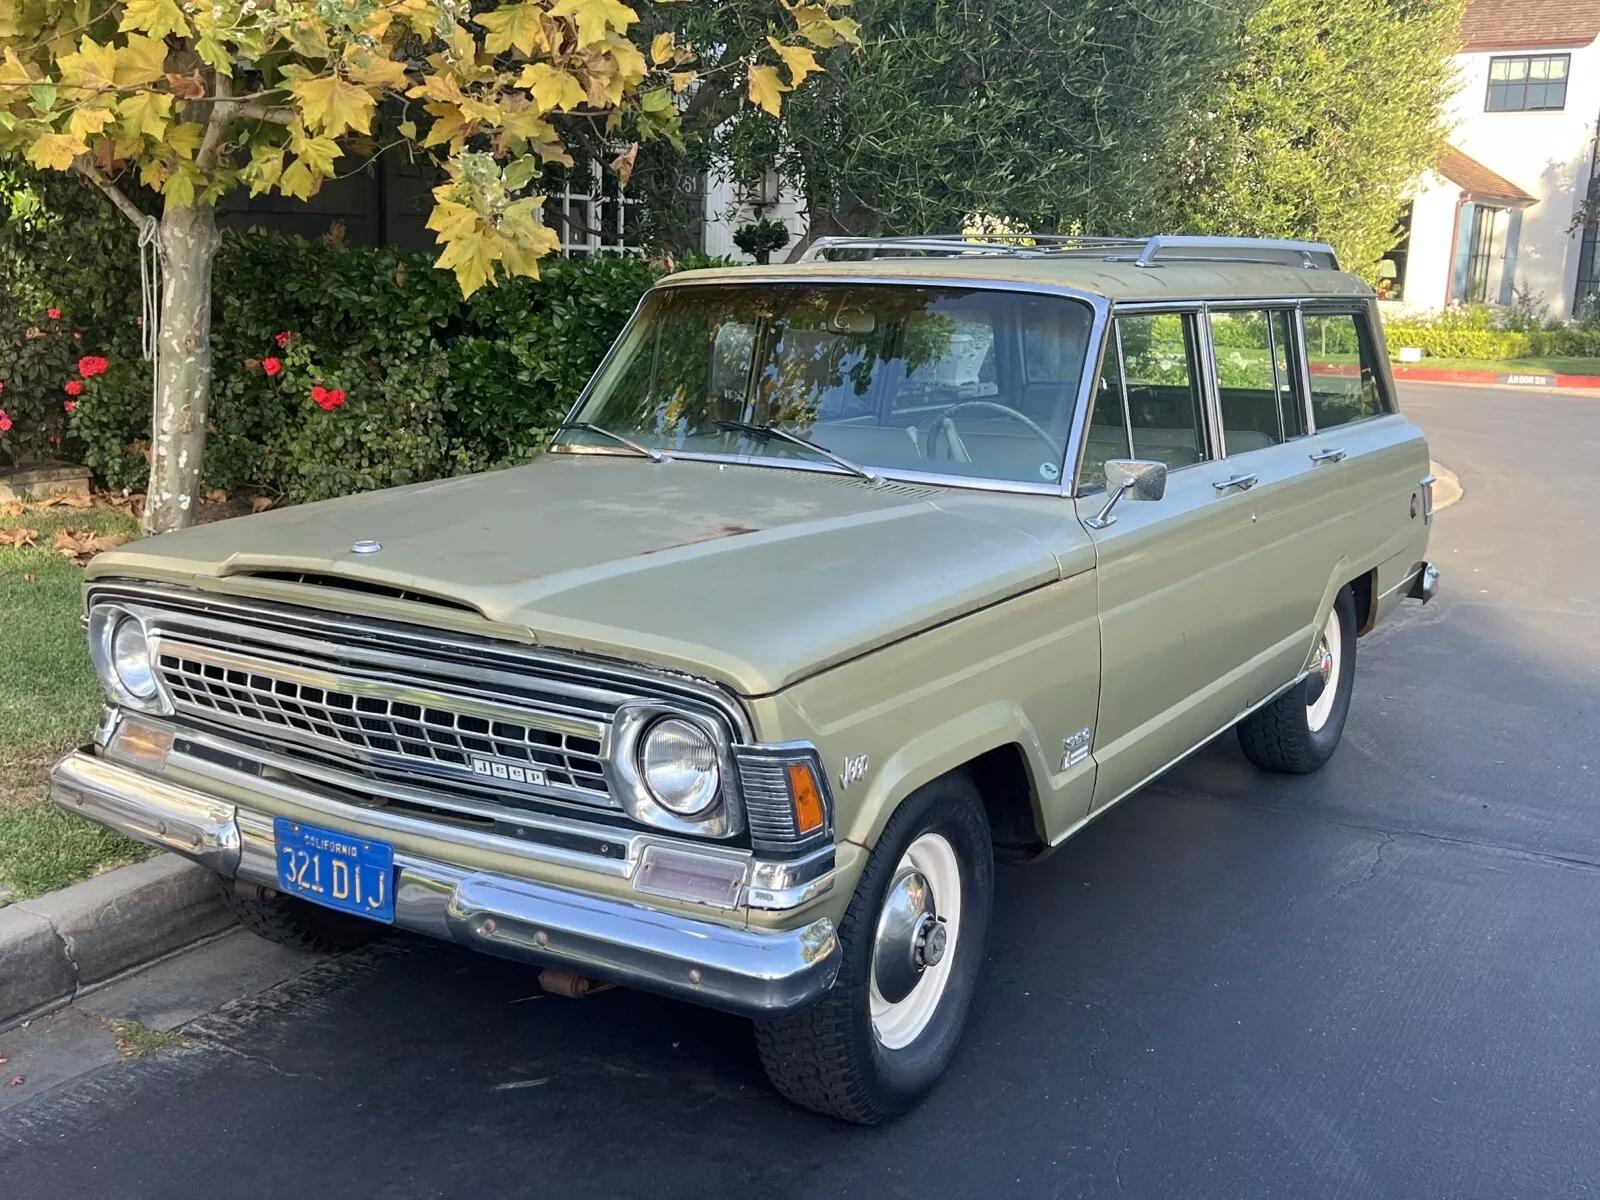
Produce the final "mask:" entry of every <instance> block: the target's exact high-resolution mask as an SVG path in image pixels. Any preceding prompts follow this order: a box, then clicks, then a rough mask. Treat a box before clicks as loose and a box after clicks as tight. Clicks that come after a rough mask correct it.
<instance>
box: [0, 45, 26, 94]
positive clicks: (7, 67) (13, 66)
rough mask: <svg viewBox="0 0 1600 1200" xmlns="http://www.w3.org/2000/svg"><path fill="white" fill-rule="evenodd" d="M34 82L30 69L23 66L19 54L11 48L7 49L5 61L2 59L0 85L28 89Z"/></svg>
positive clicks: (0, 62)
mask: <svg viewBox="0 0 1600 1200" xmlns="http://www.w3.org/2000/svg"><path fill="white" fill-rule="evenodd" d="M32 82H34V76H33V75H30V74H29V73H28V68H27V67H25V66H23V65H22V60H21V59H20V58H18V57H17V52H16V51H15V50H13V49H12V48H11V47H10V46H7V47H6V52H5V57H4V59H0V85H6V84H10V85H13V86H22V87H26V86H27V85H28V84H30V83H32Z"/></svg>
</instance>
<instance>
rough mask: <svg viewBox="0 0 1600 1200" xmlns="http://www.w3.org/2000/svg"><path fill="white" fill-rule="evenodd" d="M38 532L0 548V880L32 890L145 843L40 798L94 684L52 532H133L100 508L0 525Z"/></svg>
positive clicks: (80, 734) (72, 572)
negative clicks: (32, 544)
mask: <svg viewBox="0 0 1600 1200" xmlns="http://www.w3.org/2000/svg"><path fill="white" fill-rule="evenodd" d="M18 527H22V528H26V529H37V530H38V531H39V535H38V538H37V541H38V543H39V548H22V549H16V548H13V547H10V546H0V886H3V887H6V888H9V889H10V890H11V891H12V892H13V893H16V894H17V895H21V896H30V895H35V894H37V893H39V892H43V891H48V890H50V889H51V888H55V887H61V886H63V885H64V884H67V883H71V882H73V881H74V880H76V879H82V878H84V877H85V876H88V875H91V874H93V873H94V872H95V871H96V870H97V869H99V868H100V867H103V866H105V865H107V864H108V863H111V862H116V861H121V860H126V859H131V858H136V857H140V856H141V855H143V854H144V853H145V851H144V849H143V848H142V847H140V846H138V845H136V844H135V843H133V842H129V841H127V840H126V839H124V838H121V837H118V836H117V835H116V834H113V833H111V832H110V831H109V830H107V829H104V828H102V827H101V826H98V825H94V824H92V823H90V822H88V821H84V820H82V819H80V818H77V817H72V816H69V815H68V814H66V813H61V812H58V811H56V810H55V809H54V808H53V807H51V806H50V804H49V802H48V801H47V800H46V799H45V791H46V777H47V774H48V772H49V768H50V764H51V763H52V762H53V761H55V759H56V758H58V757H59V756H60V755H61V754H63V753H64V752H66V751H67V750H68V749H70V748H71V747H73V746H75V745H78V744H81V743H82V742H84V741H86V740H88V738H89V736H90V734H91V733H92V732H93V730H94V722H95V716H96V714H98V713H99V711H100V685H99V684H98V683H97V682H96V680H95V676H94V669H93V668H92V667H91V666H90V665H89V657H88V654H87V652H86V651H85V649H84V640H83V631H82V629H81V628H80V625H79V615H80V613H81V612H82V600H81V599H80V596H79V586H80V584H81V582H82V579H83V572H82V571H81V570H80V569H79V568H78V567H77V566H75V565H74V564H73V563H72V561H71V560H70V559H67V558H64V557H62V556H61V555H60V554H58V553H56V551H55V550H54V549H52V548H51V543H52V539H53V538H54V536H55V532H56V530H58V529H71V530H73V531H75V532H84V531H88V532H94V533H120V534H124V535H126V536H129V537H132V536H134V534H135V532H136V529H135V526H134V522H133V521H132V519H131V518H129V517H126V516H124V515H123V514H121V513H119V512H116V511H114V510H112V509H107V508H66V507H53V508H27V509H24V510H23V511H22V513H21V515H19V516H10V517H7V516H0V530H8V529H15V528H18Z"/></svg>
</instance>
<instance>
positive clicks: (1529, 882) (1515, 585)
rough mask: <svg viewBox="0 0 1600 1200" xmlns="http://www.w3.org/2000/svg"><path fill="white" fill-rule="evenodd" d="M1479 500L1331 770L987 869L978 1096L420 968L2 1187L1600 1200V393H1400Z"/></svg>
mask: <svg viewBox="0 0 1600 1200" xmlns="http://www.w3.org/2000/svg"><path fill="white" fill-rule="evenodd" d="M1404 397H1405V401H1406V407H1407V410H1408V411H1409V412H1410V413H1411V414H1412V415H1413V416H1414V417H1415V418H1416V419H1417V420H1418V421H1419V422H1420V423H1421V424H1422V425H1423V427H1424V428H1426V429H1427V430H1428V431H1429V433H1430V435H1431V438H1432V443H1433V447H1434V456H1435V457H1436V458H1437V459H1439V460H1440V461H1442V462H1444V463H1445V464H1447V465H1448V466H1450V467H1451V468H1453V469H1454V470H1455V471H1456V473H1457V474H1458V475H1459V476H1460V478H1461V482H1462V484H1463V486H1464V487H1465V489H1466V494H1465V497H1464V498H1463V499H1462V500H1461V501H1460V502H1459V503H1458V504H1456V505H1455V506H1454V507H1452V508H1450V509H1448V510H1447V511H1445V512H1443V513H1442V514H1441V515H1440V516H1439V518H1438V521H1437V523H1436V525H1435V536H1434V556H1435V558H1436V560H1437V561H1439V562H1440V563H1441V564H1442V566H1443V569H1444V571H1445V580H1444V582H1445V590H1444V593H1443V595H1442V597H1441V598H1440V600H1439V601H1438V602H1436V603H1435V604H1433V605H1430V606H1428V608H1426V609H1419V608H1418V607H1417V606H1415V605H1407V606H1405V607H1404V609H1403V610H1402V615H1401V616H1400V617H1399V618H1398V619H1395V620H1393V621H1392V622H1391V623H1390V624H1388V625H1387V626H1386V627H1384V628H1382V629H1380V630H1379V631H1378V632H1377V633H1375V634H1374V635H1373V636H1372V637H1371V638H1369V639H1366V640H1364V641H1363V642H1362V643H1361V647H1360V661H1359V669H1358V676H1357V682H1356V691H1355V699H1354V703H1353V705H1352V708H1351V715H1350V723H1349V726H1348V728H1347V731H1346V735H1345V741H1344V745H1343V747H1342V748H1341V749H1340V751H1339V753H1338V754H1337V755H1336V756H1335V758H1334V760H1333V761H1332V763H1330V764H1329V766H1328V767H1327V768H1326V769H1325V770H1324V771H1323V772H1322V773H1320V774H1319V775H1316V776H1314V777H1310V778H1305V779H1289V778H1280V777H1271V776H1265V775H1261V774H1257V773H1255V772H1254V771H1252V770H1251V769H1250V768H1249V767H1248V766H1247V765H1246V764H1245V762H1244V761H1243V759H1242V758H1241V756H1240V755H1239V753H1238V751H1237V748H1236V745H1235V743H1234V742H1233V740H1232V738H1231V736H1225V737H1224V738H1221V739H1219V740H1218V741H1217V742H1216V743H1214V744H1213V745H1212V746H1211V747H1209V748H1208V749H1207V750H1205V751H1203V752H1202V753H1201V754H1200V755H1198V756H1196V757H1195V758H1193V759H1191V760H1190V761H1189V762H1188V763H1186V764H1184V765H1183V766H1181V767H1179V768H1178V769H1177V770H1175V771H1174V772H1172V773H1171V774H1170V775H1169V776H1168V777H1167V778H1165V779H1164V780H1162V781H1160V782H1158V783H1157V784H1155V785H1153V786H1151V787H1149V788H1147V789H1146V790H1145V791H1144V792H1143V793H1141V794H1140V795H1138V796H1136V797H1133V798H1131V799H1130V800H1128V801H1127V802H1126V803H1124V804H1123V805H1122V806H1121V807H1120V808H1119V809H1117V810H1116V811H1114V812H1112V813H1111V814H1109V815H1108V816H1107V817H1106V818H1105V819H1103V820H1102V821H1100V822H1098V823H1096V824H1095V825H1092V826H1090V827H1089V828H1088V829H1087V830H1086V831H1085V832H1084V833H1083V834H1082V835H1081V836H1080V837H1078V838H1077V839H1075V840H1074V841H1073V842H1072V843H1070V844H1069V845H1067V846H1066V847H1064V848H1063V849H1062V850H1061V851H1060V852H1059V853H1057V854H1056V855H1055V856H1054V857H1053V858H1051V859H1049V860H1048V861H1046V862H1044V863H1042V864H1039V865H1036V866H1032V867H1026V868H1007V869H1003V870H1002V872H1001V875H1000V894H999V899H998V904H997V908H996V930H995V935H994V939H993V947H992V952H991V955H992V957H991V962H990V971H989V978H988V983H987V986H986V988H985V989H984V991H983V992H982V994H981V997H980V1001H979V1005H978V1009H977V1013H976V1016H975V1019H974V1021H973V1023H972V1025H971V1027H970V1028H969V1030H968V1033H967V1038H966V1043H965V1046H964V1048H963V1050H962V1052H961V1054H960V1056H959V1057H958V1059H957V1061H956V1063H955V1066H954V1069H953V1071H952V1073H951V1075H950V1077H949V1078H948V1080H947V1081H946V1082H945V1084H944V1085H943V1086H942V1088H941V1089H940V1090H939V1091H938V1092H937V1093H935V1095H934V1096H933V1097H932V1098H931V1100H930V1101H929V1102H928V1103H927V1104H926V1106H925V1107H923V1108H922V1109H921V1110H920V1111H918V1112H917V1113H916V1114H914V1115H913V1116H911V1117H910V1118H908V1119H906V1120H905V1121H903V1122H901V1123H900V1124H898V1125H895V1126H892V1127H890V1128H887V1129H883V1130H875V1131H874V1130H862V1129H855V1128H848V1127H845V1126H842V1125H838V1124H835V1123H833V1122H830V1121H827V1120H824V1119H822V1118H818V1117H814V1116H812V1115H810V1114H807V1113H804V1112H799V1111H796V1110H794V1109H792V1108H790V1107H789V1106H787V1105H786V1104H785V1103H783V1102H782V1101H780V1100H779V1099H778V1098H777V1097H776V1096H774V1095H773V1094H772V1093H771V1092H770V1091H769V1090H768V1089H767V1087H766V1085H765V1082H764V1080H763V1078H762V1075H761V1071H760V1067H759V1065H758V1063H757V1061H756V1056H755V1052H754V1049H753V1047H752V1045H751V1039H750V1035H749V1032H748V1029H747V1028H746V1027H745V1026H744V1025H743V1024H742V1023H741V1022H739V1021H737V1020H733V1019H730V1018H724V1017H721V1016H718V1015H715V1014H710V1013H705V1012H702V1011H699V1010H696V1009H693V1008H689V1007H685V1006H681V1005H677V1004H673V1003H669V1002H665V1001H660V1000H656V999H653V998H650V997H647V996H643V995H638V994H631V993H627V992H620V991H619V992H612V993H608V994H605V995H602V996H598V997H594V998H591V999H589V1000H585V1001H566V1000H559V999H554V998H550V997H542V996H539V995H538V992H537V987H536V985H535V981H534V978H533V976H532V974H531V973H529V972H527V971H525V970H521V969H518V968H516V967H513V966H510V965H507V964H503V963H498V962H495V961H492V960H489V959H484V958H479V957H474V956H472V955H469V954H466V953H464V952H458V951H456V950H454V949H452V948H448V947H443V946H438V945H433V944H426V943H421V942H400V943H394V944H390V945H387V946H385V947H384V948H381V949H379V950H377V951H373V952H363V953H361V954H358V955H354V956H348V957H346V958H343V959H339V960H333V961H329V962H325V963H322V964H320V965H318V966H316V967H314V968H313V969H312V970H311V971H310V972H309V973H307V974H305V975H302V976H301V977H300V978H299V979H297V980H296V981H295V982H293V983H291V984H288V985H286V986H283V987H280V988H278V989H276V990H273V991H270V992H268V993H266V994H265V995H264V996H262V997H260V998H258V999H256V1000H254V1001H251V1002H248V1003H244V1004H239V1005H235V1006H233V1007H232V1008H231V1009H228V1010H225V1011H223V1012H221V1013H218V1014H214V1015H212V1016H210V1017H206V1018H203V1019H202V1020H201V1021H200V1022H199V1023H198V1024H197V1025H195V1026H192V1027H190V1029H189V1038H190V1043H189V1046H188V1048H187V1049H180V1050H168V1051H163V1052H161V1053H158V1054H155V1055H152V1056H150V1057H148V1058H145V1059H142V1060H139V1061H137V1062H130V1063H120V1064H115V1065H112V1066H109V1067H106V1068H103V1069H101V1070H99V1071H97V1072H94V1073H92V1074H90V1075H88V1076H87V1077H84V1078H81V1079H79V1080H78V1081H76V1082H74V1083H70V1084H67V1085H64V1086H62V1087H59V1088H57V1089H55V1090H53V1091H50V1092H48V1093H46V1094H44V1095H41V1096H39V1097H37V1098H36V1099H33V1100H31V1101H29V1102H26V1103H23V1104H21V1105H18V1106H15V1107H13V1108H11V1109H10V1110H8V1111H6V1112H5V1113H3V1114H0V1195H3V1196H4V1197H5V1200H35V1198H39V1200H65V1198H72V1200H76V1198H78V1197H102V1196H104V1197H151V1198H159V1200H175V1198H186V1197H210V1196H237V1197H271V1198H272V1200H283V1198H284V1197H301V1196H317V1197H353V1198H354V1197H359V1198H363V1200H365V1198H368V1197H374V1198H376V1197H384V1198H391V1197H393V1198H399V1197H405V1198H410V1197H448V1198H451V1200H454V1198H458V1197H508V1196H518V1197H522V1196H560V1197H563V1198H566V1197H582V1196H606V1197H613V1198H614V1197H617V1196H626V1197H634V1196H648V1197H651V1200H666V1198H669V1197H697V1198H699V1197H745V1196H751V1197H754V1196H760V1197H763V1198H770V1200H785V1198H788V1197H844V1196H872V1197H884V1196H901V1195H904V1196H915V1197H918V1198H919V1200H926V1198H930V1197H943V1196H952V1197H956V1196H959V1197H971V1196H980V1195H984V1196H987V1195H1019V1196H1123V1195H1126V1196H1150V1197H1155V1196H1160V1197H1219V1198H1229V1200H1238V1198H1243V1197H1266V1196H1284V1197H1334V1196H1376V1197H1405V1198H1411V1197H1450V1198H1453V1200H1454V1198H1464V1197H1480V1196H1481V1197H1494V1198H1497V1200H1499V1198H1507V1197H1515V1198H1519V1200H1520V1198H1523V1197H1568V1196H1584V1195H1589V1194H1590V1193H1591V1192H1593V1191H1595V1190H1597V1188H1600V1184H1597V1183H1596V1182H1595V1181H1596V1180H1597V1179H1600V1082H1597V1081H1600V947H1597V938H1596V928H1597V924H1600V922H1597V915H1600V821H1597V820H1596V811H1595V796H1596V785H1597V779H1596V776H1597V775H1600V757H1597V755H1596V753H1595V742H1596V732H1595V729H1596V725H1595V713H1596V701H1597V699H1600V684H1597V682H1596V681H1597V679H1600V622H1597V620H1596V615H1597V609H1596V601H1597V598H1600V587H1597V582H1600V569H1597V567H1596V562H1597V561H1600V529H1597V526H1596V521H1595V517H1594V514H1595V513H1596V512H1597V511H1600V479H1597V477H1596V473H1595V471H1594V454H1593V448H1595V447H1600V398H1583V397H1562V396H1554V395H1547V394H1542V393H1536V392H1516V391H1509V390H1501V389H1492V390H1491V389H1485V390H1469V389H1464V388H1459V387H1456V388H1443V387H1437V388H1428V387H1423V386H1411V387H1407V388H1406V389H1405V391H1404Z"/></svg>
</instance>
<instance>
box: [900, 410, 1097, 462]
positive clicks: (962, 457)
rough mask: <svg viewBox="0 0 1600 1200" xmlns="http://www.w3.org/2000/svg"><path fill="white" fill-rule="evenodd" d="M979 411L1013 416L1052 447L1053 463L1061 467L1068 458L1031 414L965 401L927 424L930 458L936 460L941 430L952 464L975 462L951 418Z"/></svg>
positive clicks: (943, 411)
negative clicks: (937, 434)
mask: <svg viewBox="0 0 1600 1200" xmlns="http://www.w3.org/2000/svg"><path fill="white" fill-rule="evenodd" d="M978 408H981V409H984V410H986V411H988V412H997V413H999V414H1000V415H1001V416H1003V417H1010V418H1011V419H1012V420H1013V421H1017V422H1020V423H1021V424H1023V425H1025V426H1027V428H1028V431H1029V432H1030V433H1032V434H1033V435H1034V436H1035V437H1037V438H1038V439H1039V440H1040V441H1041V442H1043V443H1044V444H1045V445H1046V446H1049V447H1050V454H1051V461H1052V462H1055V463H1057V464H1059V463H1060V462H1061V460H1062V458H1063V457H1064V456H1065V455H1066V451H1065V450H1064V449H1063V448H1062V447H1061V446H1059V445H1057V444H1056V440H1055V438H1053V437H1051V436H1050V434H1049V433H1047V432H1046V431H1045V430H1044V429H1043V428H1041V427H1040V425H1039V423H1038V422H1037V421H1035V420H1034V419H1033V418H1032V417H1030V416H1029V415H1028V414H1027V413H1024V412H1018V411H1017V410H1016V409H1014V408H1012V407H1011V406H1010V405H1008V404H999V403H997V402H995V401H993V400H962V401H960V402H958V403H956V404H952V405H950V406H949V407H948V408H943V409H940V410H939V412H937V413H935V414H934V416H933V417H932V418H930V419H929V421H928V423H927V432H928V435H929V439H928V457H929V458H932V457H934V455H933V446H934V441H933V438H934V430H935V429H939V430H942V431H943V433H944V436H945V441H946V442H948V443H949V445H950V459H951V461H953V462H971V461H972V455H971V454H970V453H968V451H967V447H966V445H965V444H964V443H963V442H962V441H961V435H960V434H959V433H957V432H956V424H955V422H954V421H952V420H951V419H950V418H951V416H952V415H953V414H955V413H958V412H962V411H965V410H969V409H978Z"/></svg>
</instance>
